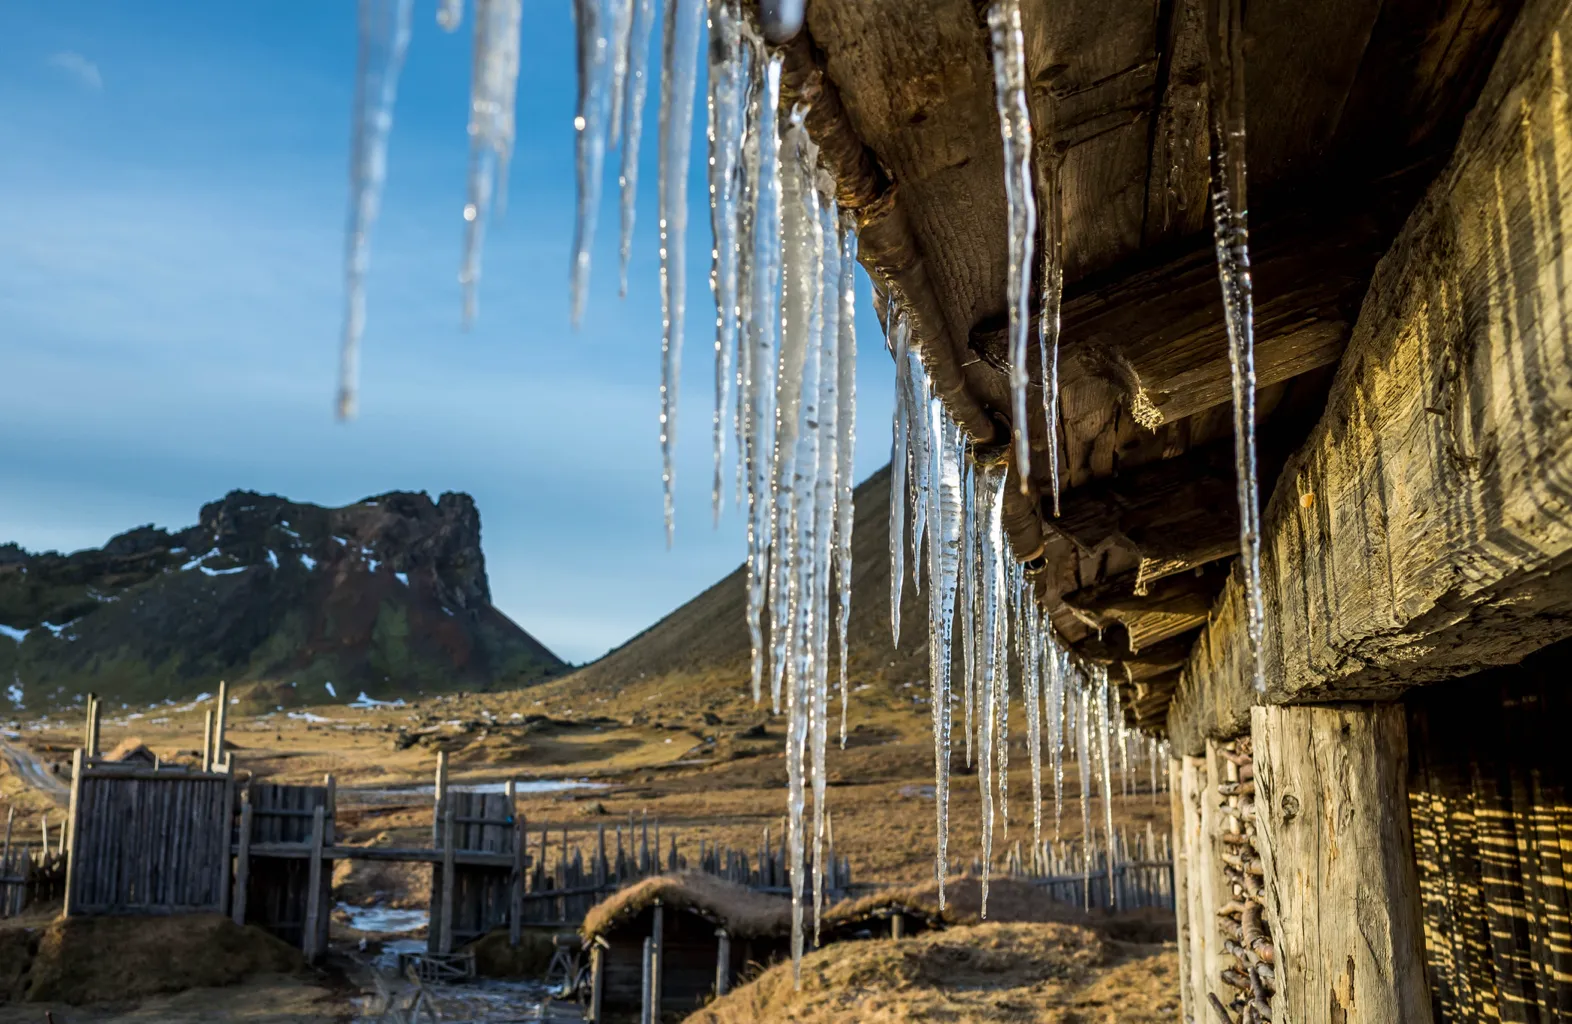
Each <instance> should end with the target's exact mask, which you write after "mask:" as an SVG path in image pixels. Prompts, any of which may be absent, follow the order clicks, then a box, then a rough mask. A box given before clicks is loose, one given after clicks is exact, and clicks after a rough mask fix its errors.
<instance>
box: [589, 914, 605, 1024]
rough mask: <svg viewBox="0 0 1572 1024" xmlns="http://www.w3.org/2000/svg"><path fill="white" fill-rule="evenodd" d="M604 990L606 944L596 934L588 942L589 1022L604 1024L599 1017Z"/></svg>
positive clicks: (601, 1015) (603, 999) (602, 1013)
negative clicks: (593, 938)
mask: <svg viewBox="0 0 1572 1024" xmlns="http://www.w3.org/2000/svg"><path fill="white" fill-rule="evenodd" d="M605 992H606V946H605V942H604V940H602V939H601V938H600V937H599V936H596V938H595V941H594V942H593V943H591V944H590V1004H589V1019H590V1024H605V1022H604V1021H603V1020H601V1018H602V1017H603V1016H604V1010H603V1009H602V1005H603V1003H604V1002H605Z"/></svg>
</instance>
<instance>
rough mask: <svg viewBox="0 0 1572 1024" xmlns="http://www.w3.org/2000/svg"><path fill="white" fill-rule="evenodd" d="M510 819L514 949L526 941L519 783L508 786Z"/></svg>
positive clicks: (510, 905)
mask: <svg viewBox="0 0 1572 1024" xmlns="http://www.w3.org/2000/svg"><path fill="white" fill-rule="evenodd" d="M506 795H507V801H508V818H509V819H511V821H512V823H513V837H512V838H513V874H512V875H511V876H509V878H508V945H509V946H511V947H513V948H514V949H518V948H519V943H521V942H523V941H524V848H525V847H526V846H527V845H528V842H527V840H526V838H525V835H524V817H523V815H521V814H519V798H518V783H516V782H514V781H513V780H512V779H509V780H508V785H507V794H506Z"/></svg>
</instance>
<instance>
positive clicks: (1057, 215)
mask: <svg viewBox="0 0 1572 1024" xmlns="http://www.w3.org/2000/svg"><path fill="white" fill-rule="evenodd" d="M1050 128H1051V126H1050ZM1043 163H1044V164H1045V167H1044V171H1045V172H1046V174H1047V178H1048V180H1047V182H1046V188H1045V189H1044V197H1045V201H1046V202H1047V204H1048V209H1047V210H1046V211H1045V217H1044V220H1045V223H1044V225H1043V226H1044V229H1045V234H1046V238H1045V239H1044V242H1043V297H1042V318H1041V320H1040V321H1039V323H1038V340H1039V355H1040V359H1041V362H1042V378H1043V418H1044V421H1045V422H1046V423H1047V426H1048V482H1049V489H1050V490H1051V491H1052V492H1053V514H1054V516H1055V517H1057V516H1058V515H1059V490H1060V486H1059V322H1060V312H1061V310H1062V309H1063V306H1064V167H1063V164H1062V162H1061V161H1060V160H1059V159H1057V158H1054V159H1050V160H1045V161H1043Z"/></svg>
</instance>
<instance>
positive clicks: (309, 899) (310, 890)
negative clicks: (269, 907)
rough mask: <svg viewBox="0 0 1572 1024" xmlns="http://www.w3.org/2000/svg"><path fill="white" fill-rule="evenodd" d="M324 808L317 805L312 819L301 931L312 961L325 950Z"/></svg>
mask: <svg viewBox="0 0 1572 1024" xmlns="http://www.w3.org/2000/svg"><path fill="white" fill-rule="evenodd" d="M324 810H325V809H324V808H323V807H321V806H318V807H317V810H316V814H314V815H313V816H312V819H311V860H310V861H309V864H310V867H309V869H308V872H307V882H306V919H305V922H304V925H303V931H302V933H301V952H303V953H304V954H305V956H306V960H307V962H312V961H315V960H316V959H317V957H319V956H321V955H322V953H323V952H324V949H323V948H322V936H323V935H324V934H325V930H326V929H325V926H326V923H327V922H326V920H325V918H324V916H323V915H324V914H325V913H326V911H327V908H326V907H324V906H323V905H322V903H323V900H322V881H323V878H322V854H323V838H324V837H325V836H326V834H327V819H326V815H325V814H324Z"/></svg>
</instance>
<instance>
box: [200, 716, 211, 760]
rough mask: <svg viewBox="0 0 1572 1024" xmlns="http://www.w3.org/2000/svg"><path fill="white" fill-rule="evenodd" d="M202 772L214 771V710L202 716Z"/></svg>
mask: <svg viewBox="0 0 1572 1024" xmlns="http://www.w3.org/2000/svg"><path fill="white" fill-rule="evenodd" d="M202 770H203V771H205V772H210V771H212V770H213V709H212V708H208V709H207V713H206V714H205V715H203V716H202Z"/></svg>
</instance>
